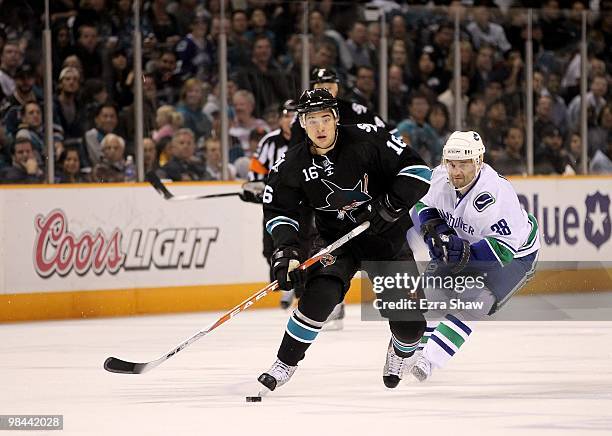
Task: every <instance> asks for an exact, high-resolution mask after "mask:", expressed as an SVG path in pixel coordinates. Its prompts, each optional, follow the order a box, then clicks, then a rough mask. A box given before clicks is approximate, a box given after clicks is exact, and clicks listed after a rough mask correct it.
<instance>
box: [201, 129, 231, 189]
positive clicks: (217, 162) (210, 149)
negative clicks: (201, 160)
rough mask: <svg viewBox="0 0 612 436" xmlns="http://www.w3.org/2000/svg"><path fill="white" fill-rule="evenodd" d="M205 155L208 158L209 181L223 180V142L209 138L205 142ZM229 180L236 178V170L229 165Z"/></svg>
mask: <svg viewBox="0 0 612 436" xmlns="http://www.w3.org/2000/svg"><path fill="white" fill-rule="evenodd" d="M204 153H205V157H206V172H207V177H208V179H209V180H223V162H222V161H221V141H219V140H218V139H215V138H208V139H206V141H204ZM227 169H228V175H229V178H228V180H234V179H235V178H236V169H235V168H234V166H233V165H232V164H228V168H227Z"/></svg>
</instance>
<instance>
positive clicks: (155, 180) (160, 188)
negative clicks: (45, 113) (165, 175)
mask: <svg viewBox="0 0 612 436" xmlns="http://www.w3.org/2000/svg"><path fill="white" fill-rule="evenodd" d="M145 179H146V180H147V182H149V183H150V184H151V186H153V188H155V190H156V191H157V192H158V193H160V194H161V195H162V196H163V197H164V198H165V199H166V200H169V199H171V198H172V197H173V195H172V194H171V193H170V191H168V188H166V187H165V186H164V184H163V183H162V181H161V179H160V178H159V176H158V175H157V174H156V173H155V171H150V172H149V173H147V175H146V176H145Z"/></svg>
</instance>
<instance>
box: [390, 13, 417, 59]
mask: <svg viewBox="0 0 612 436" xmlns="http://www.w3.org/2000/svg"><path fill="white" fill-rule="evenodd" d="M389 39H390V40H391V41H393V40H396V39H399V40H401V41H403V42H404V49H405V50H406V59H414V51H415V50H414V45H413V44H412V40H413V38H412V36H410V35H409V34H408V28H407V25H406V19H405V18H404V16H403V15H400V14H395V15H393V16H392V17H391V22H390V27H389Z"/></svg>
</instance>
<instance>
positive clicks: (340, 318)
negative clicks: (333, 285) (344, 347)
mask: <svg viewBox="0 0 612 436" xmlns="http://www.w3.org/2000/svg"><path fill="white" fill-rule="evenodd" d="M343 328H344V303H340V304H337V305H336V307H334V310H333V311H332V313H330V314H329V316H328V317H327V319H326V320H325V324H323V328H322V330H325V331H334V330H342V329H343Z"/></svg>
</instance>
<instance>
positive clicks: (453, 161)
mask: <svg viewBox="0 0 612 436" xmlns="http://www.w3.org/2000/svg"><path fill="white" fill-rule="evenodd" d="M484 152H485V146H484V144H483V142H482V139H481V137H480V135H479V134H478V133H476V132H473V131H469V132H458V131H457V132H454V133H453V134H452V135H451V136H450V137H449V138H448V140H447V141H446V144H445V145H444V148H443V151H442V164H441V165H439V166H438V167H436V168H435V169H434V171H433V175H432V179H431V187H430V189H429V192H428V193H427V195H425V197H423V198H422V199H421V201H420V202H418V203H417V205H416V210H417V211H418V216H419V220H420V222H421V230H422V231H423V233H424V238H425V242H426V243H427V245H428V247H429V251H430V255H431V258H432V263H431V264H430V266H435V265H438V266H439V267H440V268H438V269H437V273H440V271H445V272H446V274H447V275H454V276H455V277H456V276H458V275H462V274H465V275H469V274H481V277H483V278H484V284H485V286H483V287H480V289H478V287H477V286H475V287H473V288H472V289H467V290H465V291H464V292H463V293H455V292H454V291H450V294H454V295H449V294H448V293H447V295H446V298H449V299H450V298H459V299H461V301H470V300H471V301H478V302H482V303H483V305H482V308H480V309H474V310H454V311H452V312H448V311H445V312H443V313H441V314H440V313H438V318H437V319H441V321H440V322H433V323H430V322H428V326H427V332H426V334H425V335H424V337H423V340H422V342H423V343H424V347H423V351H422V354H421V355H420V356H419V357H418V359H417V360H416V363H415V365H414V366H413V367H412V369H411V373H412V374H413V375H414V376H415V377H416V378H417V379H418V380H420V381H424V380H426V379H427V378H428V377H429V376H430V375H431V372H432V369H434V368H442V367H443V366H444V365H445V364H446V362H447V361H448V360H449V359H450V358H451V357H452V356H453V355H454V354H455V353H456V352H457V351H458V350H459V348H460V347H461V346H462V344H463V343H464V342H465V340H467V338H468V336H469V335H470V333H471V332H472V326H470V321H475V320H482V319H487V318H488V317H489V316H490V315H492V314H493V313H495V312H496V311H498V310H499V309H500V308H501V307H502V306H503V305H504V304H505V303H506V302H507V301H508V299H509V298H510V297H511V296H512V295H513V294H514V293H516V292H517V291H518V290H519V289H520V288H521V287H522V286H523V285H524V284H525V283H526V282H527V281H528V280H529V279H530V278H531V277H532V275H533V273H534V271H535V267H536V262H537V257H538V250H539V248H540V239H539V236H538V235H539V232H538V223H537V221H536V219H535V217H534V216H533V215H530V214H528V213H527V212H525V210H524V209H523V207H522V206H521V204H520V203H519V200H518V196H517V194H516V192H515V190H514V188H513V187H512V185H511V184H510V182H509V181H508V180H506V179H505V178H503V177H502V176H500V175H499V174H498V173H497V172H496V171H495V170H494V169H493V168H492V167H491V166H489V165H487V164H486V163H484V162H483V155H484ZM442 274H445V273H444V272H443V273H442ZM432 291H433V290H431V289H426V291H425V293H426V296H427V298H428V299H430V298H432V297H430V295H432V296H433V294H431V292H432ZM438 296H439V294H436V296H433V299H436V300H437V299H438V298H437V297H438ZM428 318H429V317H428ZM428 321H429V319H428Z"/></svg>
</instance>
